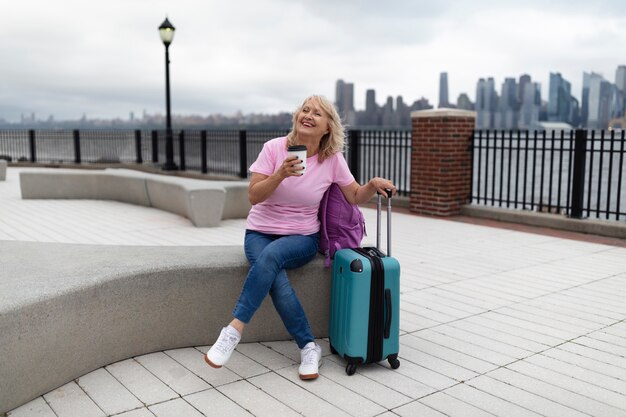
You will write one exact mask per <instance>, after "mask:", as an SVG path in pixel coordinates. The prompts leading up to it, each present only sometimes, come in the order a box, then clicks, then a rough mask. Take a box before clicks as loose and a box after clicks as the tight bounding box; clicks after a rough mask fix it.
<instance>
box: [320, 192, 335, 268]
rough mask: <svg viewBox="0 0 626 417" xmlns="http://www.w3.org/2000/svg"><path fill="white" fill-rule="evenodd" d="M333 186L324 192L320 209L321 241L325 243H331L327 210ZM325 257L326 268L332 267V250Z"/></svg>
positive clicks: (325, 253)
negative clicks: (327, 226)
mask: <svg viewBox="0 0 626 417" xmlns="http://www.w3.org/2000/svg"><path fill="white" fill-rule="evenodd" d="M332 186H333V184H330V186H329V187H328V188H327V189H326V191H325V192H324V196H323V197H322V203H321V205H320V208H319V212H318V214H319V219H320V240H323V241H324V242H326V243H327V246H328V243H329V239H328V229H327V228H326V210H327V209H328V194H329V193H330V188H331V187H332ZM324 255H325V256H326V260H325V261H324V266H325V267H326V268H329V267H330V248H328V247H327V248H326V250H325V251H324Z"/></svg>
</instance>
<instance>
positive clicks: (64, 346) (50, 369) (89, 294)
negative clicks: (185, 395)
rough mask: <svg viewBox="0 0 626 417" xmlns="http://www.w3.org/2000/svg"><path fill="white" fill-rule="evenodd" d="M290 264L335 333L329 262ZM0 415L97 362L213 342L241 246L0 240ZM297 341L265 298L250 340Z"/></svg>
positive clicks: (314, 321)
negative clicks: (134, 245) (330, 319)
mask: <svg viewBox="0 0 626 417" xmlns="http://www.w3.org/2000/svg"><path fill="white" fill-rule="evenodd" d="M323 263H324V260H323V257H322V256H321V255H320V256H318V258H317V259H315V260H313V261H312V262H311V263H309V264H307V265H306V266H304V267H302V268H299V269H296V270H292V271H290V272H289V277H290V280H291V282H292V284H293V287H294V289H295V290H296V292H297V293H298V296H299V297H300V300H301V302H302V305H303V307H304V309H305V310H306V312H307V315H308V318H309V320H310V324H311V327H312V329H313V332H314V334H315V336H316V337H327V336H328V318H329V311H328V310H329V300H330V282H331V281H330V269H329V268H324V266H323ZM0 265H2V268H0V358H2V360H0V414H2V413H3V412H6V411H8V410H11V409H13V408H15V407H18V406H20V405H22V404H24V403H26V402H28V401H30V400H32V399H33V398H36V397H38V396H40V395H42V394H44V393H46V392H49V391H51V390H53V389H55V388H57V387H59V386H62V385H63V384H65V383H67V382H69V381H71V380H73V379H75V378H78V377H80V376H82V375H84V374H86V373H88V372H90V371H92V370H94V369H97V368H100V367H102V366H105V365H108V364H110V363H114V362H117V361H120V360H124V359H127V358H131V357H134V356H137V355H142V354H146V353H150V352H155V351H161V350H166V349H174V348H180V347H185V346H200V345H208V344H212V343H213V342H214V340H215V338H216V337H217V335H218V334H219V331H220V329H221V327H222V326H223V325H224V324H225V323H227V322H228V321H229V320H230V319H231V312H232V309H233V307H234V304H235V302H236V300H237V297H238V295H239V291H240V290H241V288H242V285H243V281H244V279H245V275H246V273H247V270H248V262H247V260H246V258H245V256H244V253H243V248H242V247H240V246H222V247H216V246H205V247H162V246H155V247H150V246H144V247H133V246H123V247H119V246H106V245H76V244H58V243H40V242H15V241H0ZM288 339H291V337H290V336H289V334H288V333H287V332H286V331H285V329H284V326H283V324H282V322H281V320H280V318H279V317H278V314H277V313H276V311H275V310H274V307H273V305H272V303H271V300H269V299H268V300H266V301H265V302H264V303H263V305H262V306H261V308H260V309H259V311H258V312H257V314H256V315H255V316H254V318H253V320H252V322H251V323H250V325H249V326H248V327H247V328H246V331H245V333H244V338H243V340H244V341H246V342H253V341H269V340H288Z"/></svg>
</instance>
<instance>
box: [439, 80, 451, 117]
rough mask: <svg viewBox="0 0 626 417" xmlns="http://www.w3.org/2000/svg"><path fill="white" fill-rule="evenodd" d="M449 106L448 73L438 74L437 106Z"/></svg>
mask: <svg viewBox="0 0 626 417" xmlns="http://www.w3.org/2000/svg"><path fill="white" fill-rule="evenodd" d="M442 107H450V102H449V100H448V73H447V72H442V73H441V74H439V108H442Z"/></svg>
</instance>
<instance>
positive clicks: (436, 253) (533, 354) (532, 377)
mask: <svg viewBox="0 0 626 417" xmlns="http://www.w3.org/2000/svg"><path fill="white" fill-rule="evenodd" d="M7 176H8V178H7V181H6V182H0V240H24V241H45V242H73V243H85V244H90V243H98V244H115V245H189V244H193V245H213V244H220V245H223V244H233V245H240V244H241V242H242V239H243V227H244V222H243V221H242V220H231V221H226V222H223V226H222V227H219V228H211V229H199V228H195V227H193V226H192V225H191V223H190V222H189V221H188V220H186V219H184V218H182V217H179V216H176V215H173V214H170V213H166V212H163V211H159V210H156V209H151V208H144V207H137V206H132V205H128V204H122V203H114V202H105V201H70V200H67V201H52V200H45V201H44V200H42V201H37V200H21V199H20V197H19V184H18V177H17V169H15V168H9V170H8V175H7ZM364 212H365V216H366V220H367V225H368V230H369V232H370V236H369V237H368V238H366V242H371V241H372V240H373V238H374V233H375V224H376V223H375V220H374V217H375V212H374V211H373V210H371V209H364ZM393 220H394V224H393V255H394V256H396V257H397V258H398V259H399V260H400V263H401V265H402V279H401V281H402V288H401V292H402V295H401V321H400V328H401V337H400V343H401V347H400V361H401V366H400V368H399V369H397V370H391V369H390V368H389V367H388V365H387V364H386V362H385V363H381V364H380V365H370V366H363V367H360V368H358V371H357V373H356V374H355V375H353V376H350V377H349V376H347V375H346V374H345V372H344V366H345V365H344V363H343V361H342V360H341V359H339V358H338V357H337V356H335V355H331V354H330V352H329V348H328V343H327V342H326V341H325V340H320V341H319V342H320V344H322V346H323V349H324V365H323V366H322V368H321V369H320V372H321V376H320V378H319V379H318V380H316V381H313V382H302V381H300V380H299V379H298V377H297V366H298V362H299V352H298V350H297V348H296V347H295V344H294V343H292V342H276V343H249V344H242V345H240V346H239V347H238V348H237V351H236V352H235V354H234V357H233V359H232V360H231V361H230V362H229V363H228V365H227V366H226V367H225V368H222V369H220V370H214V369H212V368H210V367H208V366H206V365H205V364H204V361H203V360H202V354H203V353H204V352H206V350H207V349H208V347H207V346H197V347H189V348H186V349H176V350H171V351H165V352H157V353H152V354H149V355H143V356H139V357H135V358H130V359H128V360H125V361H122V362H118V363H114V364H110V365H109V366H106V367H104V368H101V369H97V370H95V371H93V372H91V373H89V374H87V375H84V376H82V377H80V378H78V379H77V380H75V381H73V382H71V383H69V384H67V385H64V386H62V387H59V388H58V389H56V390H54V391H52V392H49V393H47V394H45V395H44V396H42V397H39V398H37V399H35V400H34V401H32V402H30V403H28V404H26V405H24V406H22V407H20V408H18V409H16V410H14V411H12V412H10V413H9V414H8V415H9V416H11V417H18V416H19V417H21V416H58V417H66V416H81V417H89V416H112V415H115V416H124V417H144V416H146V417H147V416H151V417H154V416H157V417H169V416H177V417H179V416H185V417H186V416H189V417H193V416H213V415H215V416H239V415H241V416H250V415H255V416H272V417H274V416H291V415H294V416H297V415H305V416H325V417H327V416H348V415H352V416H425V417H430V416H463V417H467V416H494V415H495V416H505V417H510V416H566V417H573V416H606V417H617V416H626V302H625V301H624V300H626V248H624V247H619V246H612V245H607V244H598V243H591V242H587V241H580V240H571V239H564V238H562V237H557V236H552V235H546V234H535V233H526V232H521V231H517V230H510V229H505V228H495V227H486V226H481V225H475V224H469V223H462V222H455V221H449V220H437V219H432V218H424V217H418V216H413V215H409V214H403V213H396V214H394V218H393ZM233 302H234V300H233ZM216 336H217V335H216ZM45 348H46V347H45V346H41V349H45ZM51 354H52V356H53V352H51ZM3 360H7V358H3Z"/></svg>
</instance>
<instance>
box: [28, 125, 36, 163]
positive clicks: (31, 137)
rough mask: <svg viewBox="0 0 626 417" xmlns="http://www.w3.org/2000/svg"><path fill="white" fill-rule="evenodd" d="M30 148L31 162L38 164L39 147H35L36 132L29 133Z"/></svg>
mask: <svg viewBox="0 0 626 417" xmlns="http://www.w3.org/2000/svg"><path fill="white" fill-rule="evenodd" d="M28 147H29V148H30V162H37V146H36V145H35V131H34V130H33V129H30V130H29V131H28Z"/></svg>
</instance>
